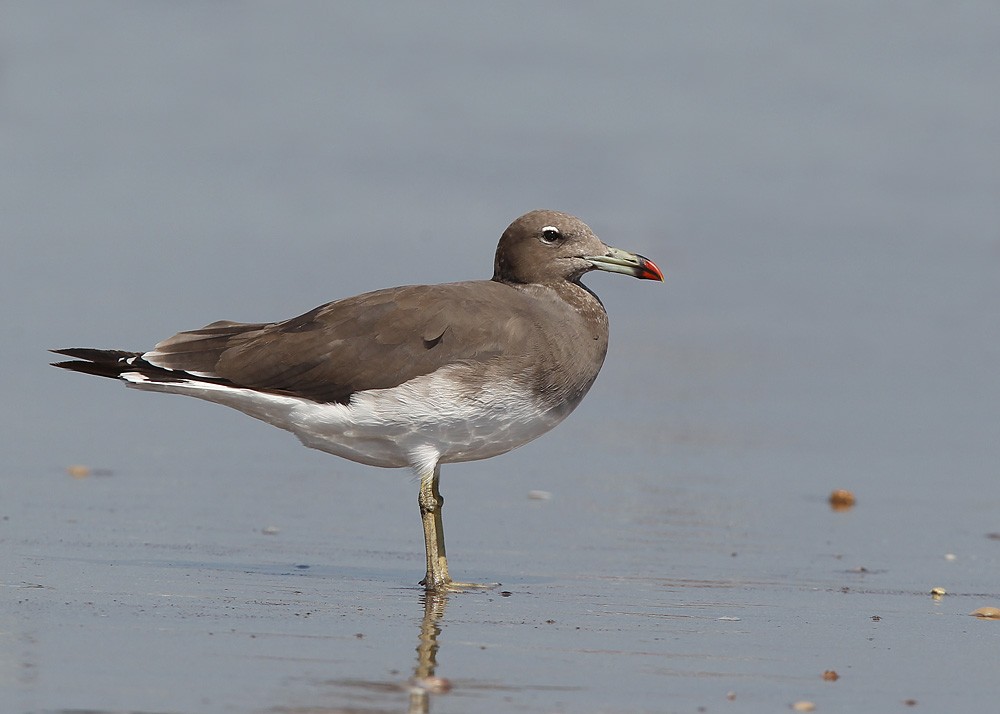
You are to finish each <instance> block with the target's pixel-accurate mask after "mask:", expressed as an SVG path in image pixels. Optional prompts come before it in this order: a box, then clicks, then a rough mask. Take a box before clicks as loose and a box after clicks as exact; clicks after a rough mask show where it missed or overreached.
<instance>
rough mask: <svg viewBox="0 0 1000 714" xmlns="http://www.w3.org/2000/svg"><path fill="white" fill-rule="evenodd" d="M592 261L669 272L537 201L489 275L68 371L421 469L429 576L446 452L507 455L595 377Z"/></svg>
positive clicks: (222, 330) (599, 339) (462, 457)
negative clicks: (199, 402) (181, 398)
mask: <svg viewBox="0 0 1000 714" xmlns="http://www.w3.org/2000/svg"><path fill="white" fill-rule="evenodd" d="M590 270H605V271H608V272H612V273H621V274H624V275H631V276H632V277H635V278H642V279H647V280H660V281H662V280H663V274H662V273H661V272H660V269H659V268H657V267H656V265H655V264H654V263H653V262H652V261H651V260H648V259H647V258H644V257H642V256H641V255H636V254H634V253H628V252H626V251H624V250H619V249H617V248H611V247H609V246H607V245H605V244H604V243H603V242H602V241H601V240H600V239H599V238H598V237H597V236H596V235H594V233H593V232H592V231H591V230H590V228H589V227H588V226H587V225H586V224H585V223H584V222H583V221H581V220H580V219H578V218H575V217H573V216H570V215H567V214H565V213H560V212H558V211H532V212H530V213H527V214H525V215H523V216H521V217H520V218H518V219H517V220H515V221H514V222H513V223H511V224H510V226H509V227H508V228H507V230H506V231H504V233H503V235H502V236H501V237H500V243H499V245H498V246H497V251H496V258H495V261H494V272H493V278H492V279H491V280H475V281H467V282H460V283H447V284H443V285H408V286H404V287H397V288H389V289H386V290H377V291H375V292H370V293H365V294H363V295H358V296H355V297H349V298H344V299H342V300H336V301H334V302H331V303H327V304H326V305H321V306H320V307H317V308H316V309H314V310H310V311H309V312H307V313H305V314H303V315H300V316H298V317H293V318H291V319H289V320H284V321H282V322H270V323H263V322H261V323H242V322H230V321H226V320H223V321H219V322H213V323H211V324H210V325H207V326H205V327H203V328H201V329H199V330H191V331H187V332H181V333H179V334H177V335H174V336H173V337H170V338H168V339H166V340H163V341H162V342H160V343H159V344H157V345H156V346H155V347H154V348H153V349H152V350H149V351H148V352H129V351H123V350H99V349H87V348H74V349H62V350H54V352H57V353H58V354H62V355H66V356H68V357H72V358H74V359H73V360H72V361H66V362H57V363H55V366H57V367H63V368H65V369H70V370H74V371H77V372H84V373H87V374H94V375H98V376H102V377H114V378H116V379H121V380H123V381H125V382H126V384H127V385H128V386H129V387H134V388H136V389H144V390H149V391H156V392H169V393H174V394H186V395H188V396H192V397H198V398H199V399H204V400H207V401H210V402H216V403H219V404H223V405H225V406H228V407H232V408H234V409H238V410H240V411H241V412H244V413H245V414H248V415H250V416H252V417H255V418H257V419H261V420H263V421H266V422H268V423H270V424H273V425H274V426H277V427H280V428H282V429H286V430H288V431H290V432H292V433H293V434H295V435H296V436H297V437H298V438H299V439H300V440H301V441H302V443H303V444H305V445H306V446H308V447H311V448H314V449H319V450H321V451H326V452H328V453H331V454H335V455H337V456H342V457H344V458H346V459H350V460H352V461H357V462H360V463H363V464H369V465H371V466H383V467H388V468H393V467H403V466H408V467H410V468H412V469H413V470H414V471H415V472H416V474H417V476H418V478H419V481H420V492H419V498H418V501H419V504H420V515H421V518H422V520H423V526H424V541H425V545H426V552H427V572H426V576H425V577H424V580H423V581H422V583H421V584H422V585H424V586H425V587H426V588H427V589H428V590H438V591H448V590H459V589H462V588H464V587H472V585H471V584H465V583H456V582H454V581H453V580H452V579H451V576H450V575H449V574H448V561H447V558H446V557H445V547H444V529H443V526H442V521H441V509H442V505H443V503H444V499H443V498H442V497H441V493H440V490H439V483H438V481H439V476H440V469H441V464H443V463H454V462H460V461H475V460H477V459H486V458H489V457H491V456H497V455H498V454H503V453H505V452H507V451H510V450H511V449H515V448H517V447H518V446H521V445H522V444H526V443H528V442H529V441H531V440H532V439H535V438H537V437H539V436H541V435H542V434H544V433H545V432H547V431H548V430H549V429H551V428H552V427H554V426H555V425H556V424H558V423H559V422H561V421H562V420H563V419H565V418H566V416H567V415H568V414H569V413H570V412H571V411H573V409H574V408H575V407H576V405H577V404H579V403H580V400H581V399H583V397H584V395H585V394H586V393H587V391H588V390H589V389H590V386H591V385H592V384H593V383H594V380H595V379H596V378H597V373H598V372H599V371H600V369H601V365H602V364H603V363H604V356H605V354H606V353H607V348H608V316H607V313H606V312H605V311H604V306H603V305H602V304H601V301H600V300H599V299H598V298H597V296H596V295H595V294H594V293H593V292H592V291H591V290H590V289H588V288H587V287H585V286H584V285H583V284H581V282H580V278H581V277H582V276H583V274H584V273H586V272H588V271H590Z"/></svg>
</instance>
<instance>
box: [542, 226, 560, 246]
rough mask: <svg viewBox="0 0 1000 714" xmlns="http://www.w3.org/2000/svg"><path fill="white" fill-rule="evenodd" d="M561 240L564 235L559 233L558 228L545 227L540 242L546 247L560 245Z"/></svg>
mask: <svg viewBox="0 0 1000 714" xmlns="http://www.w3.org/2000/svg"><path fill="white" fill-rule="evenodd" d="M561 238H562V233H560V232H559V229H558V228H556V227H555V226H545V228H543V229H542V233H541V236H540V237H539V240H541V241H542V243H545V244H546V245H552V244H553V243H558V242H559V240H560V239H561Z"/></svg>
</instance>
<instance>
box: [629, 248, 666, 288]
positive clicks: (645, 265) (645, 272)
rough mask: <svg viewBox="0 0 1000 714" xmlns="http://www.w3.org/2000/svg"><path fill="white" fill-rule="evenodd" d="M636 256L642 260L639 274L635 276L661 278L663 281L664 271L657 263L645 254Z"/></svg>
mask: <svg viewBox="0 0 1000 714" xmlns="http://www.w3.org/2000/svg"><path fill="white" fill-rule="evenodd" d="M636 257H637V258H638V259H639V261H640V262H639V274H638V275H636V276H635V277H637V278H640V279H641V280H659V281H660V282H661V283H662V282H663V280H664V278H663V273H662V272H661V271H660V269H659V268H657V267H656V263H654V262H653V261H651V260H650V259H649V258H647V257H645V256H643V255H639V256H636Z"/></svg>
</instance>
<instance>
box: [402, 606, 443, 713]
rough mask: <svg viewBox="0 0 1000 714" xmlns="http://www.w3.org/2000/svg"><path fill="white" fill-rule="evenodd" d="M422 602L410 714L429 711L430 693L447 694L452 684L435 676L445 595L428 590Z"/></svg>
mask: <svg viewBox="0 0 1000 714" xmlns="http://www.w3.org/2000/svg"><path fill="white" fill-rule="evenodd" d="M421 600H422V601H423V603H424V617H423V620H421V622H420V637H419V639H418V641H417V666H416V669H414V671H413V677H412V678H411V679H410V708H409V709H408V710H407V711H408V712H409V714H426V713H427V712H429V711H430V698H431V695H432V694H446V693H447V692H449V691H450V690H451V682H449V681H448V680H447V679H445V678H444V677H439V676H437V675H436V674H435V670H436V669H437V652H438V646H439V645H438V635H440V634H441V618H442V617H444V609H445V605H446V604H447V602H448V594H447V593H445V592H431V591H427V592H425V593H423V594H422V595H421Z"/></svg>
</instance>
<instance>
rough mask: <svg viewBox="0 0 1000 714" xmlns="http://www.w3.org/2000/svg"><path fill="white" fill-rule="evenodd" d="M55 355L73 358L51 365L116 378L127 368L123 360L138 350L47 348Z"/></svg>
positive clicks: (133, 355)
mask: <svg viewBox="0 0 1000 714" xmlns="http://www.w3.org/2000/svg"><path fill="white" fill-rule="evenodd" d="M49 352H52V353H54V354H57V355H65V356H66V357H73V358H75V359H73V360H66V361H64V362H50V363H49V364H51V365H52V366H53V367H58V368H59V369H68V370H70V371H71V372H81V373H83V374H93V375H96V376H98V377H111V378H113V379H117V378H118V377H120V376H121V373H122V372H124V371H126V370H127V369H128V368H129V365H128V364H127V363H125V362H124V361H123V360H125V359H127V358H129V357H137V356H138V355H139V353H138V352H127V351H125V350H96V349H92V348H90V347H70V348H66V349H58V350H49Z"/></svg>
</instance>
